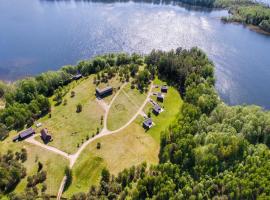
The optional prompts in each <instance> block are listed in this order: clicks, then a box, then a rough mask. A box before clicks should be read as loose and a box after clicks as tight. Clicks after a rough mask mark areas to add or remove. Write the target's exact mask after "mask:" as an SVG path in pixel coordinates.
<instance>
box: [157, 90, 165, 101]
mask: <svg viewBox="0 0 270 200" xmlns="http://www.w3.org/2000/svg"><path fill="white" fill-rule="evenodd" d="M157 100H158V101H160V102H163V100H164V95H163V94H162V93H160V92H159V93H157Z"/></svg>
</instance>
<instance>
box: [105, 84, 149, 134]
mask: <svg viewBox="0 0 270 200" xmlns="http://www.w3.org/2000/svg"><path fill="white" fill-rule="evenodd" d="M145 98H146V93H143V94H142V93H140V92H139V91H138V90H137V89H130V84H127V85H126V86H125V87H124V88H123V91H121V92H120V94H119V95H118V96H117V98H116V99H115V101H114V102H113V104H112V106H111V109H110V111H109V114H108V121H107V126H108V129H109V130H116V129H118V128H120V127H121V126H123V125H125V124H126V123H127V122H128V121H129V120H130V119H131V118H132V116H133V115H134V114H135V113H136V112H137V110H138V109H139V108H140V106H141V105H142V103H143V102H144V100H145Z"/></svg>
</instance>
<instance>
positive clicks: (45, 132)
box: [40, 128, 52, 143]
mask: <svg viewBox="0 0 270 200" xmlns="http://www.w3.org/2000/svg"><path fill="white" fill-rule="evenodd" d="M40 133H41V138H42V140H43V142H44V143H48V142H50V141H51V140H52V136H51V135H50V134H49V132H48V129H47V128H43V129H42V130H41V131H40Z"/></svg>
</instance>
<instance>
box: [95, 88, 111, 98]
mask: <svg viewBox="0 0 270 200" xmlns="http://www.w3.org/2000/svg"><path fill="white" fill-rule="evenodd" d="M112 92H113V88H112V87H111V86H108V87H106V88H103V89H99V88H96V95H97V96H98V97H101V98H102V97H105V96H108V95H111V94H112Z"/></svg>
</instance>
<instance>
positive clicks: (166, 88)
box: [160, 85, 168, 93]
mask: <svg viewBox="0 0 270 200" xmlns="http://www.w3.org/2000/svg"><path fill="white" fill-rule="evenodd" d="M160 90H161V92H164V93H167V91H168V86H167V85H163V86H161V89H160Z"/></svg>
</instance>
